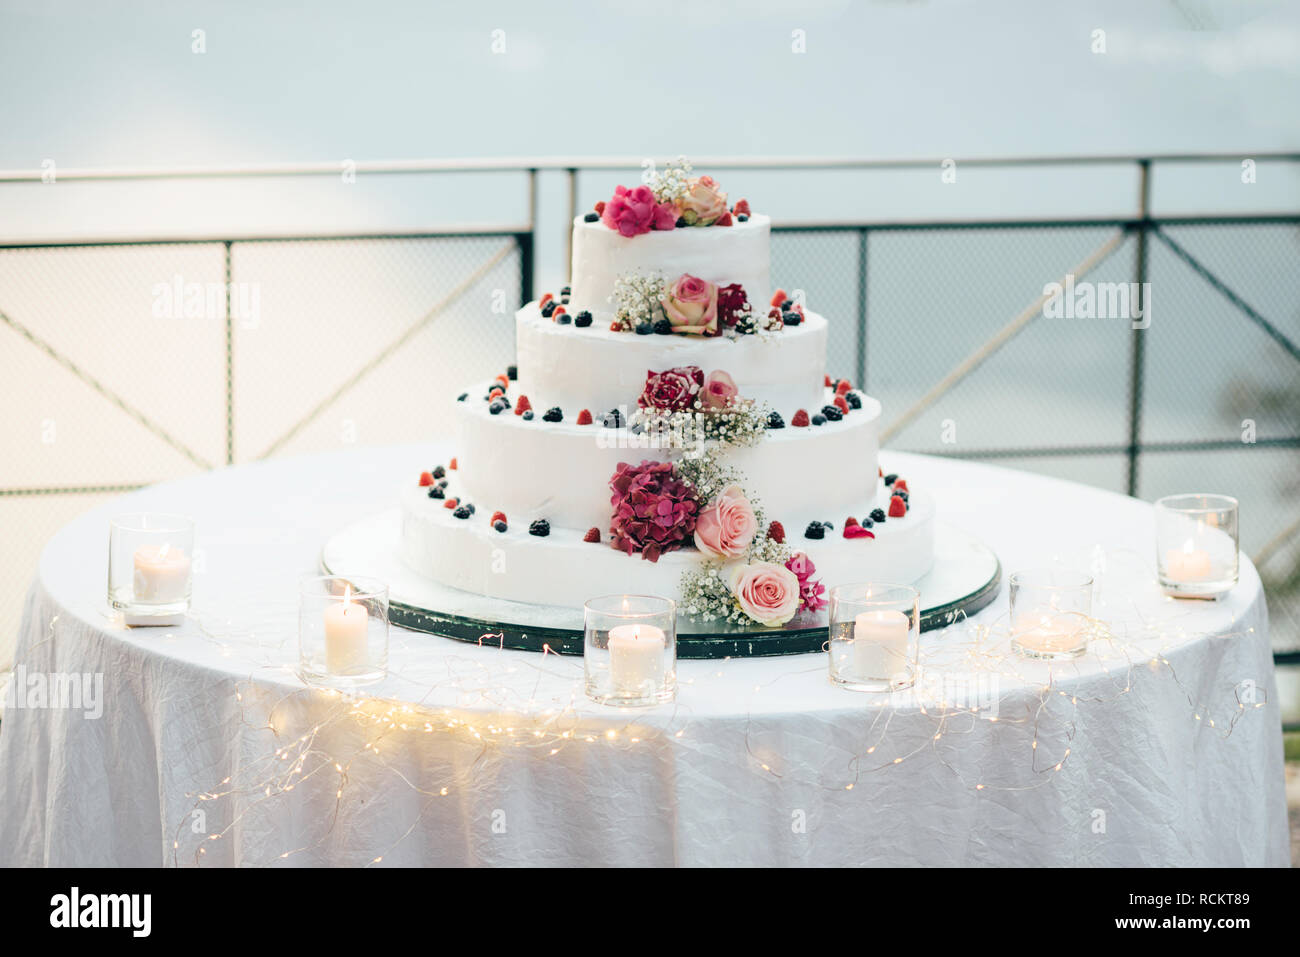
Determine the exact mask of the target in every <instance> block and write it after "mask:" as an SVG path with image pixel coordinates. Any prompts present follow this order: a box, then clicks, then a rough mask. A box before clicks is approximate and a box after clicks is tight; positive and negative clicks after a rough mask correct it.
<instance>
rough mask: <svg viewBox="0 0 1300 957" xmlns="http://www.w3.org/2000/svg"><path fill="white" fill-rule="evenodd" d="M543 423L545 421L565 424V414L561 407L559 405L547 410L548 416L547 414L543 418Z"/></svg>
mask: <svg viewBox="0 0 1300 957" xmlns="http://www.w3.org/2000/svg"><path fill="white" fill-rule="evenodd" d="M542 421H543V422H563V421H564V413H563V412H562V411H561V410H560V407H559V406H558V405H557V406H555V407H554V408H552V409H547V410H546V414H545V415H544V416H542Z"/></svg>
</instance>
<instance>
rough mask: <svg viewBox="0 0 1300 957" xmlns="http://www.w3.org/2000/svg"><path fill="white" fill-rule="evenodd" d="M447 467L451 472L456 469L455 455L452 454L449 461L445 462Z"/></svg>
mask: <svg viewBox="0 0 1300 957" xmlns="http://www.w3.org/2000/svg"><path fill="white" fill-rule="evenodd" d="M447 468H449V469H451V470H452V471H453V472H454V471H456V457H455V456H454V455H453V456H452V458H451V461H450V462H448V463H447Z"/></svg>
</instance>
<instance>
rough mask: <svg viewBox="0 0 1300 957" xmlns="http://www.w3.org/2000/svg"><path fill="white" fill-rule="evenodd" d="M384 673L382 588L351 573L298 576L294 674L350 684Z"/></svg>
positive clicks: (385, 632) (385, 599)
mask: <svg viewBox="0 0 1300 957" xmlns="http://www.w3.org/2000/svg"><path fill="white" fill-rule="evenodd" d="M387 671H388V586H387V585H385V584H384V583H383V582H381V581H376V580H375V579H373V578H362V577H357V576H355V575H347V576H344V575H322V576H319V577H313V578H304V579H303V580H302V582H301V583H300V584H299V588H298V673H299V674H300V675H301V676H302V678H303V680H304V681H308V682H311V683H314V684H324V685H329V686H331V687H338V688H352V687H357V686H360V685H367V684H371V683H373V682H375V681H379V680H380V679H381V678H383V677H384V675H385V674H386V673H387Z"/></svg>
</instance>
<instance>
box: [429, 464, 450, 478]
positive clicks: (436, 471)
mask: <svg viewBox="0 0 1300 957" xmlns="http://www.w3.org/2000/svg"><path fill="white" fill-rule="evenodd" d="M430 474H431V475H432V476H433V477H434V478H436V479H438V478H442V477H443V476H445V475H446V474H447V470H446V469H445V468H443V467H442V466H441V465H435V466H434V468H433V471H432V472H431V473H430Z"/></svg>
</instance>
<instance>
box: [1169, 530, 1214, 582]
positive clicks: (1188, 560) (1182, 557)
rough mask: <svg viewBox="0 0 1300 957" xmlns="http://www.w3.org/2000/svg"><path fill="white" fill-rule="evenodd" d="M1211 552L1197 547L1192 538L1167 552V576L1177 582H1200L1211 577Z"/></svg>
mask: <svg viewBox="0 0 1300 957" xmlns="http://www.w3.org/2000/svg"><path fill="white" fill-rule="evenodd" d="M1210 572H1211V565H1210V553H1209V552H1207V551H1206V550H1205V549H1203V548H1197V547H1196V543H1195V542H1193V541H1192V540H1191V539H1190V538H1189V539H1188V540H1187V541H1186V542H1184V543H1183V547H1182V548H1171V549H1169V550H1168V551H1166V552H1165V577H1166V578H1168V579H1169V580H1170V581H1176V582H1199V581H1205V580H1206V579H1208V578H1210V577H1211V575H1210Z"/></svg>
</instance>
